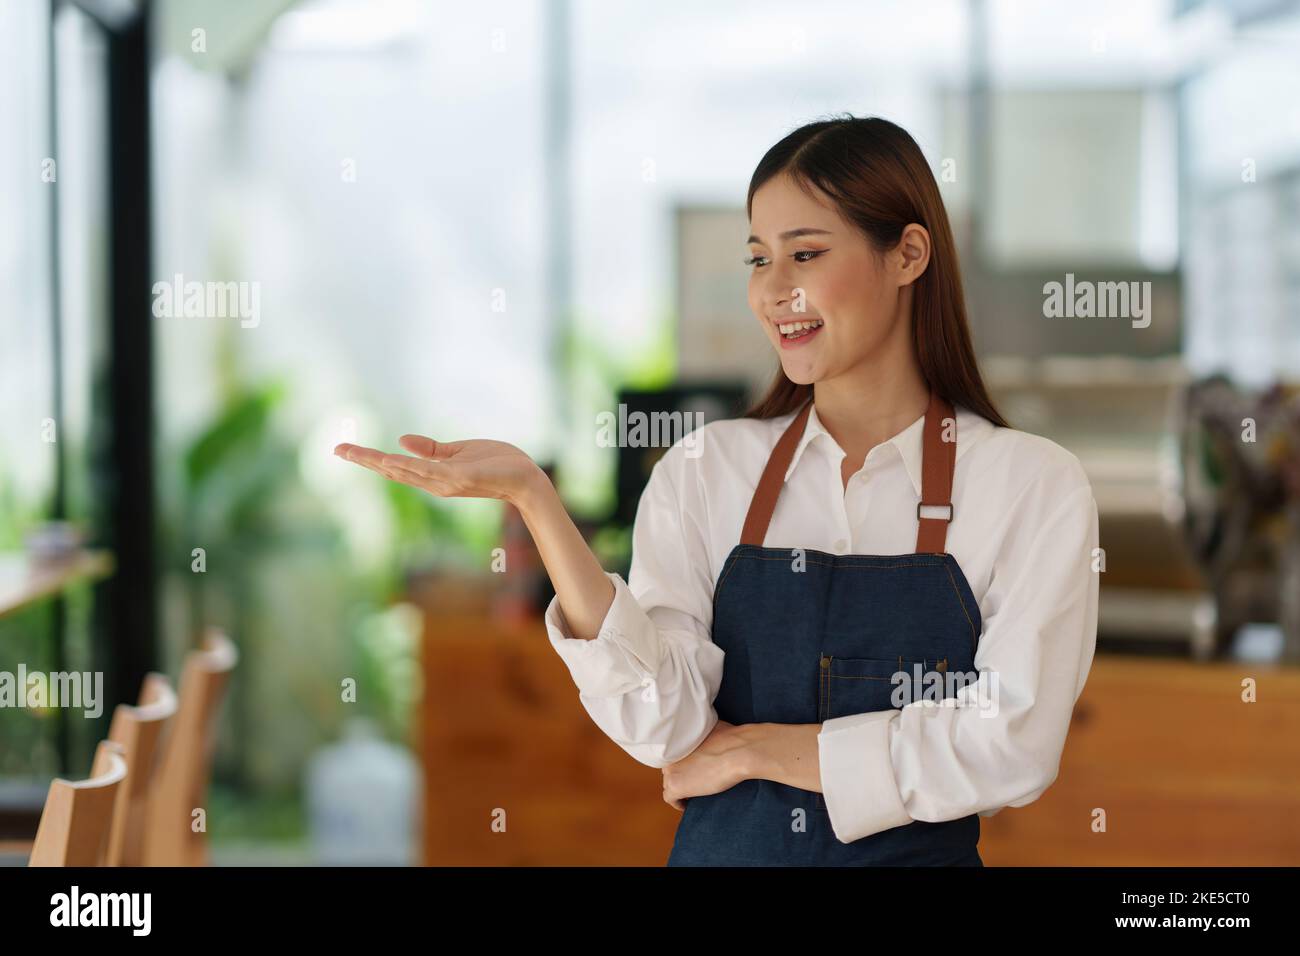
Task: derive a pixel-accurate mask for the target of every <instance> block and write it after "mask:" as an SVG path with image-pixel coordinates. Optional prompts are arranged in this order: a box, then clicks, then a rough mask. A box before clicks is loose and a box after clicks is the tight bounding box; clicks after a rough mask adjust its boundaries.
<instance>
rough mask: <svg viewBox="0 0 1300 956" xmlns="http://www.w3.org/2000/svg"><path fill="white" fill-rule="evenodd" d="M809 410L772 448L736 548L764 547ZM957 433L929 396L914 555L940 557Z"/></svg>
mask: <svg viewBox="0 0 1300 956" xmlns="http://www.w3.org/2000/svg"><path fill="white" fill-rule="evenodd" d="M812 406H813V401H812V399H811V398H809V399H808V401H807V402H806V403H805V404H804V406H803V408H801V409H800V410H799V414H797V415H795V417H794V419H793V420H792V421H791V422H790V424H789V425H788V426H787V427H786V430H785V431H784V432H783V433H782V434H781V437H780V438H779V439H777V443H776V447H775V448H773V449H772V454H771V455H770V456H769V457H768V459H767V466H766V467H765V468H764V469H763V474H762V476H761V477H760V478H759V479H758V487H757V488H755V489H754V497H753V498H752V499H751V500H750V502H749V512H748V513H747V514H746V515H745V526H744V528H743V529H742V530H741V533H740V543H741V544H750V545H755V546H757V547H762V546H763V540H764V539H765V538H766V537H767V527H768V525H769V524H771V523H772V513H773V512H774V511H775V510H776V499H777V496H778V495H780V494H781V488H782V486H783V485H784V484H785V472H786V469H787V468H789V467H790V461H791V459H793V458H794V450H795V448H796V447H798V445H799V439H800V438H802V437H803V433H804V430H805V428H806V427H807V425H808V415H809V413H810V412H811V411H812ZM945 419H951V421H952V441H944V428H945V425H944V420H945ZM956 431H957V418H956V416H955V415H954V414H953V408H952V405H951V403H949V402H948V401H947V400H946V399H943V398H940V397H939V395H938V393H937V392H935V391H933V390H932V391H931V392H930V404H929V406H928V407H927V408H926V410H925V430H924V432H923V433H922V452H921V456H922V457H921V500H920V501H919V502H917V505H916V514H917V519H918V527H917V534H916V551H917V553H919V554H942V553H943V548H944V541H945V540H946V539H947V535H948V522H949V521H951V520H952V474H953V469H954V468H955V466H956V462H957V435H956ZM922 506H925V507H930V508H934V507H939V508H945V507H946V508H947V509H948V514H947V515H946V516H943V517H922V516H921V508H922Z"/></svg>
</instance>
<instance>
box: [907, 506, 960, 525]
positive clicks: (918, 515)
mask: <svg viewBox="0 0 1300 956" xmlns="http://www.w3.org/2000/svg"><path fill="white" fill-rule="evenodd" d="M923 504H925V502H923V501H918V502H917V503H916V520H917V521H920V520H921V505H923ZM925 506H926V507H927V508H947V509H948V517H947V518H930V519H928V520H930V521H947V522H948V523H949V524H951V523H952V516H953V514H955V512H954V510H953V507H952V502H949V503H948V504H946V505H925Z"/></svg>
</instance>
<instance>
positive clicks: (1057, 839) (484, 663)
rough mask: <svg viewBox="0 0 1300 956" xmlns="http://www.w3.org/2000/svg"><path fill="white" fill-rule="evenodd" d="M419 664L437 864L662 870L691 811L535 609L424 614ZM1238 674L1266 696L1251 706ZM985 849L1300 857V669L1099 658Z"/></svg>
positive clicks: (1104, 855) (1270, 859)
mask: <svg viewBox="0 0 1300 956" xmlns="http://www.w3.org/2000/svg"><path fill="white" fill-rule="evenodd" d="M423 672H424V682H425V693H424V699H423V703H422V706H421V717H420V735H421V743H420V747H421V754H422V760H423V764H424V769H425V777H426V792H425V802H424V810H425V826H424V854H423V859H424V861H425V862H426V863H428V864H433V865H443V866H447V865H451V866H475V865H497V866H529V865H644V866H661V865H663V863H664V862H665V861H666V859H667V857H668V851H669V848H670V847H671V845H672V838H673V833H674V830H675V829H676V826H677V821H678V819H679V816H680V815H679V814H678V813H677V811H675V810H673V809H672V808H671V807H669V806H668V805H667V804H665V803H664V802H663V799H662V797H661V795H660V794H661V781H662V775H661V773H660V772H659V771H658V770H657V769H654V768H652V767H646V766H644V765H642V764H639V763H637V762H636V761H635V760H633V759H632V758H631V757H629V756H628V755H627V754H626V753H624V752H623V751H622V750H621V749H620V748H619V747H618V746H617V745H616V744H614V743H613V742H612V741H610V740H609V739H608V738H606V737H605V736H604V734H602V733H601V732H600V730H598V729H597V728H596V726H595V725H594V724H593V723H592V721H591V718H590V717H589V716H588V715H587V713H586V711H585V710H583V708H582V705H581V703H580V702H579V701H578V692H577V689H576V688H575V687H574V685H573V682H572V679H571V678H570V677H569V673H568V670H567V669H566V668H565V666H564V664H563V663H562V662H561V660H560V659H559V656H558V655H557V654H556V653H555V651H554V650H553V649H552V648H551V646H550V643H549V642H548V641H547V638H546V632H545V629H544V627H543V625H542V623H541V622H540V621H529V622H528V623H526V624H521V625H503V624H497V623H493V622H492V621H490V620H489V619H488V617H487V616H486V614H484V613H474V612H461V613H455V614H431V615H429V616H428V617H427V620H426V627H425V634H424V642H423ZM1243 677H1254V678H1255V679H1256V681H1257V685H1258V702H1257V703H1253V704H1246V703H1243V702H1242V701H1241V680H1242V678H1243ZM1097 808H1101V809H1102V810H1104V811H1105V813H1106V831H1105V832H1093V819H1094V810H1095V809H1097ZM502 812H503V813H504V816H503V819H504V825H505V829H504V832H494V827H493V821H494V814H495V815H496V818H497V819H502ZM498 827H499V825H498ZM980 853H981V855H982V856H983V858H984V861H985V863H986V864H987V865H989V866H997V865H1004V866H1005V865H1039V866H1056V865H1071V866H1094V865H1120V866H1134V865H1174V866H1182V865H1291V866H1294V865H1300V670H1298V669H1295V668H1289V669H1276V668H1269V667H1264V666H1257V665H1247V664H1197V663H1191V662H1181V661H1154V660H1149V659H1140V658H1126V657H1113V656H1112V657H1099V658H1098V659H1097V660H1096V662H1095V663H1094V666H1093V670H1092V673H1091V675H1090V677H1089V680H1088V685H1087V687H1086V688H1085V690H1084V693H1083V696H1082V697H1081V698H1080V701H1079V704H1078V706H1077V707H1076V708H1075V718H1074V726H1073V729H1072V731H1071V735H1070V740H1069V742H1068V743H1067V745H1066V750H1065V754H1064V757H1063V758H1062V761H1061V771H1060V775H1059V777H1058V778H1057V781H1056V783H1055V784H1054V785H1053V786H1052V787H1051V788H1050V789H1049V790H1048V791H1047V793H1045V794H1044V795H1043V796H1042V797H1040V798H1039V799H1038V800H1037V801H1035V802H1034V803H1033V804H1030V805H1029V806H1027V807H1021V808H1006V809H1003V810H1002V811H1000V812H999V813H998V814H997V815H995V816H993V817H990V818H986V819H984V820H983V830H982V838H981V841H980Z"/></svg>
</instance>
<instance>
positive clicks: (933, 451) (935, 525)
mask: <svg viewBox="0 0 1300 956" xmlns="http://www.w3.org/2000/svg"><path fill="white" fill-rule="evenodd" d="M747 208H748V212H749V217H750V226H751V235H750V236H749V239H748V242H749V246H750V256H749V258H748V259H746V262H747V264H748V265H749V266H751V272H750V278H749V306H750V309H751V310H752V312H753V314H754V316H755V318H756V319H757V321H758V323H759V327H760V329H761V331H762V334H763V335H765V336H766V337H767V339H768V341H769V343H770V344H771V346H772V348H773V349H774V351H775V353H776V354H777V356H778V357H779V360H780V369H779V371H778V373H777V376H776V378H775V380H774V381H773V383H772V385H771V386H770V388H769V389H768V391H767V394H766V395H765V396H764V397H763V398H762V399H760V400H759V401H758V402H757V404H756V405H755V406H754V407H753V408H752V409H750V410H749V411H748V412H747V413H746V414H745V416H743V417H741V418H737V419H727V420H720V421H714V422H710V423H708V424H706V425H704V426H702V427H700V428H697V429H696V430H695V432H693V433H692V435H691V441H690V442H687V441H686V440H685V439H681V440H678V441H676V442H675V443H674V444H673V445H672V447H671V448H669V449H668V450H667V451H666V452H665V453H664V455H663V456H661V457H660V458H659V459H658V460H657V461H656V463H655V465H654V467H653V469H652V471H651V474H650V478H649V480H648V482H647V484H646V488H645V491H644V492H643V494H642V497H641V500H640V504H639V507H638V510H637V513H636V520H635V526H634V529H633V542H632V566H631V570H630V572H629V576H628V580H627V581H624V580H623V579H622V578H621V577H620V576H619V575H618V574H615V573H609V572H605V571H603V570H602V569H601V566H600V564H599V563H598V562H597V560H596V558H595V557H594V556H593V554H592V552H591V550H590V549H589V548H588V547H587V546H586V543H585V542H584V541H583V539H582V536H581V535H580V534H579V533H578V531H577V529H576V527H575V526H574V524H573V522H572V520H571V519H570V518H569V516H568V514H567V513H566V512H565V509H564V507H563V505H562V504H561V502H560V499H559V496H558V495H557V494H556V492H555V489H554V487H553V486H552V485H551V483H550V480H549V479H548V478H547V476H546V475H545V473H544V472H542V471H541V469H539V468H538V467H537V466H536V465H535V464H534V463H533V462H532V461H530V460H529V458H528V457H527V456H526V455H525V454H524V453H523V452H521V451H520V450H519V449H518V448H516V447H514V446H513V445H507V444H505V443H503V442H498V441H489V440H482V439H473V440H463V441H455V442H441V441H437V440H435V439H432V438H423V437H419V436H413V435H407V436H404V437H403V438H402V439H401V444H402V446H403V448H405V450H406V451H407V452H409V453H410V454H408V455H392V454H385V453H383V452H381V451H378V450H376V449H373V448H361V447H358V446H355V445H340V446H339V447H338V449H336V453H337V454H339V455H340V456H341V457H343V458H346V459H348V460H350V461H354V462H356V463H358V464H361V465H363V466H365V467H367V468H370V469H372V470H374V471H376V472H378V473H379V474H382V475H385V476H386V477H388V478H391V479H393V480H395V481H401V482H404V483H406V484H410V485H413V486H415V487H419V488H423V489H425V490H427V491H429V492H430V493H432V494H435V495H439V496H443V497H446V496H475V497H491V498H501V499H505V500H507V501H510V502H512V503H513V504H515V505H516V506H517V507H518V508H519V510H520V512H521V513H522V514H523V517H524V521H525V523H526V524H527V526H528V528H529V531H530V532H531V533H532V535H533V537H534V539H535V541H536V542H537V546H538V549H539V551H540V553H541V556H542V560H543V562H544V563H545V565H546V569H547V571H548V572H549V573H550V575H551V579H552V582H553V583H554V585H555V592H556V596H555V599H554V600H553V601H552V602H551V605H550V607H548V608H547V611H546V626H547V631H548V635H549V637H550V640H551V644H552V646H554V648H555V650H556V652H557V653H558V654H559V655H560V656H561V658H562V659H563V660H564V662H565V664H566V665H567V666H568V668H569V671H570V673H571V675H572V676H573V679H574V682H575V683H576V684H577V686H578V689H579V699H580V700H581V701H582V704H583V706H584V707H585V708H586V709H587V712H588V713H589V714H590V715H591V717H592V719H593V720H594V721H595V722H596V723H597V725H599V726H600V728H601V729H602V730H603V731H604V732H605V733H606V734H608V735H609V737H610V738H611V739H613V740H614V741H616V742H617V743H618V745H619V746H620V747H622V748H623V749H624V750H625V751H627V753H629V754H630V755H631V756H632V757H634V758H635V759H637V760H639V761H641V762H642V763H645V764H648V765H650V766H653V767H658V768H661V769H662V771H663V798H664V800H665V802H667V803H668V804H670V805H671V806H673V807H674V808H675V809H678V810H681V811H683V813H682V818H681V821H680V823H679V825H678V828H677V834H676V839H675V841H674V844H673V848H672V852H671V854H670V856H669V858H668V863H669V864H670V865H684V866H685V865H759V866H763V865H793V864H800V865H817V866H836V865H848V866H885V865H935V866H947V865H960V866H981V865H983V864H982V860H981V858H980V855H979V853H978V850H977V844H978V841H979V835H980V823H979V818H980V816H981V815H988V814H992V813H995V812H997V810H999V809H1000V808H1002V807H1005V806H1022V805H1024V804H1026V803H1029V802H1030V801H1032V800H1034V799H1036V798H1037V797H1038V796H1039V795H1040V794H1041V793H1042V792H1043V791H1044V790H1046V788H1047V787H1048V786H1049V785H1050V784H1051V783H1052V781H1053V779H1054V778H1055V773H1056V767H1057V765H1058V763H1059V760H1060V755H1061V750H1062V747H1063V746H1064V742H1065V732H1066V728H1067V727H1068V725H1069V719H1070V713H1071V710H1072V708H1073V705H1074V702H1075V700H1076V699H1077V697H1078V695H1079V692H1080V691H1081V690H1082V688H1083V682H1084V680H1085V678H1086V676H1087V673H1088V669H1089V667H1090V665H1091V661H1092V654H1093V648H1094V645H1095V639H1096V626H1097V593H1098V583H1097V575H1096V574H1094V573H1091V571H1090V568H1089V564H1090V561H1091V558H1092V556H1093V554H1094V551H1095V549H1096V544H1097V511H1096V503H1095V501H1094V500H1093V496H1092V491H1091V487H1090V485H1089V483H1088V480H1087V477H1086V475H1085V473H1084V471H1083V469H1082V466H1081V465H1080V463H1079V461H1078V459H1077V458H1076V457H1075V456H1074V455H1072V454H1071V453H1070V452H1068V451H1066V450H1065V449H1064V448H1061V447H1060V446H1058V445H1056V444H1054V443H1052V442H1050V441H1048V440H1046V439H1043V438H1039V437H1038V436H1034V435H1029V434H1026V433H1023V432H1019V431H1015V430H1013V429H1012V428H1010V427H1008V426H1007V424H1006V422H1005V421H1004V420H1003V419H1002V417H1001V415H999V414H998V412H997V409H996V408H994V407H993V404H992V402H991V401H990V400H989V398H988V395H987V394H986V392H985V389H984V384H983V382H982V380H981V377H980V373H979V369H978V367H977V365H976V362H975V358H974V353H973V350H972V348H971V341H970V333H969V330H968V328H967V323H966V311H965V304H964V301H963V298H962V292H961V281H960V276H959V270H958V265H957V260H956V253H955V250H954V245H953V240H952V233H951V230H950V228H949V225H948V219H947V214H946V212H945V210H944V208H943V204H942V202H941V200H940V198H939V191H938V187H937V185H936V184H935V181H934V177H933V176H932V174H931V173H930V170H929V167H928V166H927V165H926V163H925V160H924V157H923V156H922V154H921V151H920V149H919V147H918V146H917V145H916V143H915V142H914V141H913V140H912V138H911V137H910V136H909V135H908V134H907V133H906V132H905V131H904V130H902V129H900V128H899V127H898V126H895V125H894V124H892V123H889V122H887V121H885V120H882V119H876V118H867V119H860V118H855V117H846V118H841V119H834V120H826V121H820V122H816V123H811V124H809V125H807V126H804V127H801V128H799V129H797V130H795V131H794V132H792V133H790V134H789V135H788V136H786V137H785V138H784V139H782V140H781V141H780V142H779V143H777V144H776V145H775V146H773V147H772V148H771V149H770V150H769V151H768V152H767V154H766V155H765V156H764V157H763V159H762V161H761V162H760V163H759V165H758V168H757V169H756V170H755V173H754V176H753V178H752V180H751V182H750V187H749V197H748V203H747ZM697 446H698V447H700V448H702V449H705V450H707V453H706V454H692V453H691V452H692V451H693V450H694V449H695V448H696V447H697ZM923 512H925V513H923ZM950 525H951V534H950V533H949V531H950V527H949V526H950ZM931 669H933V670H934V671H935V672H936V673H941V674H962V675H977V676H975V677H974V679H973V680H967V681H965V682H963V685H962V686H960V687H958V686H956V685H951V692H946V693H945V694H944V695H942V696H943V700H944V703H945V705H944V706H931V704H933V703H934V702H933V701H929V700H925V699H916V700H910V701H908V700H905V699H901V698H900V697H899V696H898V695H894V694H891V693H887V692H886V691H887V690H889V689H892V687H893V685H894V684H895V683H896V679H897V678H898V677H899V675H900V672H901V674H902V675H907V674H908V673H909V672H911V671H917V672H923V671H926V670H931ZM990 696H992V697H993V698H994V699H993V700H992V706H991V707H990V706H988V705H989V702H990ZM998 697H1000V701H999V700H998V699H997V698H998ZM949 704H950V706H949Z"/></svg>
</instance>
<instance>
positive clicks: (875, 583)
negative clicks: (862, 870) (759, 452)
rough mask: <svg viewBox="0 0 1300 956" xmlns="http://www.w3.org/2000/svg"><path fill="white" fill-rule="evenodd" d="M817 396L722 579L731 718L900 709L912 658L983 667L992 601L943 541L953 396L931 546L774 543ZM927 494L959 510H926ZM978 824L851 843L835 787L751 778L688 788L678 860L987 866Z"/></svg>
mask: <svg viewBox="0 0 1300 956" xmlns="http://www.w3.org/2000/svg"><path fill="white" fill-rule="evenodd" d="M811 408H812V400H811V399H810V400H809V401H808V403H807V404H806V405H804V406H803V408H802V409H801V410H800V412H799V414H797V415H796V416H795V417H794V420H793V421H792V422H791V423H790V426H789V427H788V428H787V429H786V430H785V432H784V434H782V436H781V438H780V439H779V440H778V441H777V444H776V447H775V448H774V449H773V451H772V454H771V457H770V458H769V459H768V463H767V467H766V468H765V469H764V471H763V474H762V477H761V478H760V479H759V483H758V486H757V488H756V489H755V491H754V496H753V499H752V500H751V502H750V506H749V512H748V514H747V515H746V518H745V526H744V529H743V531H742V532H741V538H740V543H739V544H738V545H736V546H735V547H734V548H732V550H731V553H730V554H729V555H728V556H727V559H726V561H725V562H724V563H723V566H722V570H721V571H720V572H719V574H718V581H717V584H716V585H715V587H714V592H713V635H712V636H713V641H714V643H715V644H717V645H718V646H719V647H721V648H722V650H723V651H724V652H725V654H726V657H725V660H724V663H723V674H722V684H721V686H720V688H719V690H718V695H717V698H716V699H715V700H714V708H715V709H716V710H717V713H718V717H719V718H720V719H721V720H725V721H727V722H728V723H731V724H752V723H777V724H820V723H822V722H823V721H826V720H830V719H832V718H835V717H843V716H846V715H848V714H860V713H865V712H868V711H881V710H888V709H891V708H894V707H896V703H895V702H894V701H891V695H892V694H893V692H894V690H895V686H896V685H895V682H894V675H895V673H896V672H898V671H899V670H902V671H904V672H906V673H907V674H908V675H909V676H910V677H913V678H915V677H916V676H917V675H918V674H929V673H930V672H934V671H937V672H939V674H940V675H943V674H944V673H945V672H948V671H953V670H959V671H960V672H962V673H972V672H974V670H975V647H976V643H977V642H978V640H979V634H980V628H981V621H980V613H979V606H978V605H977V604H976V601H975V597H974V595H973V594H972V593H971V589H970V585H969V584H968V583H967V581H966V577H965V575H963V574H962V571H961V568H960V567H959V566H958V564H957V561H956V559H955V558H954V557H953V556H952V555H951V554H948V553H946V552H945V551H944V541H945V538H946V536H947V531H948V523H949V522H950V521H952V519H953V517H954V515H953V512H952V502H951V498H952V476H953V470H954V467H955V463H956V455H957V445H956V440H955V430H956V416H955V415H954V414H953V409H952V405H951V404H950V403H949V402H947V401H946V400H945V399H942V398H940V397H939V396H938V395H937V394H936V393H934V392H933V391H932V392H931V394H930V403H929V406H928V407H927V409H926V413H925V424H924V431H923V445H922V449H923V451H922V456H923V457H922V468H921V472H922V482H921V500H920V501H918V502H917V507H916V512H917V522H918V527H917V540H916V551H915V552H914V553H912V554H896V555H869V554H866V555H864V554H842V555H837V554H829V553H827V552H825V551H817V550H814V549H811V548H805V549H800V548H797V547H796V548H769V547H764V545H763V541H764V539H765V537H766V535H767V528H768V524H769V523H770V522H771V519H772V514H773V511H774V510H775V508H776V502H777V497H778V496H779V494H780V491H781V487H782V485H783V484H784V478H785V473H786V470H787V469H788V468H789V466H790V461H791V458H792V456H793V455H794V450H795V447H796V446H797V445H798V443H799V439H800V438H801V437H802V435H803V432H804V428H805V425H806V423H807V421H808V413H809V410H810V409H811ZM945 419H947V421H946V422H945ZM949 426H950V430H949V431H948V433H947V438H948V440H946V441H945V440H944V438H945V434H944V429H945V428H946V427H949ZM922 504H924V505H925V506H926V507H927V509H929V508H931V507H932V506H937V507H939V508H946V510H947V513H946V514H945V515H944V516H943V517H929V516H922V514H921V507H922ZM917 668H919V669H920V670H919V671H918V670H917ZM928 679H931V680H933V678H928ZM942 683H943V691H942V692H941V693H942V696H945V697H951V696H955V687H954V685H953V682H951V681H949V680H943V682H942ZM914 686H915V685H914ZM933 693H934V692H933V691H932V694H933ZM934 695H935V696H938V694H934ZM916 696H920V694H919V693H918V694H917V695H916ZM909 699H914V698H909ZM897 706H901V703H898V704H897ZM919 706H926V705H924V704H922V705H919ZM979 834H980V823H979V814H978V813H973V814H970V815H969V816H965V817H961V818H960V819H956V820H947V821H943V822H939V823H929V822H926V821H922V820H913V821H912V822H911V823H907V824H905V825H903V826H898V827H893V828H891V829H888V830H882V831H880V832H878V833H873V834H870V835H868V836H865V837H863V838H862V839H860V840H854V841H853V842H851V843H841V842H840V841H839V839H837V838H836V836H835V834H834V832H833V831H832V829H831V822H830V817H829V815H828V813H827V810H826V805H825V802H824V801H823V798H822V795H821V793H819V792H817V791H813V790H802V789H799V788H797V787H791V786H787V785H785V784H782V783H776V782H774V781H771V780H744V781H742V782H740V783H738V784H736V785H735V786H734V787H731V788H730V789H729V790H725V791H723V792H722V793H716V794H709V795H706V796H696V797H690V798H688V799H687V800H686V807H685V810H684V811H683V812H682V817H681V820H680V821H679V822H678V826H677V834H676V837H675V839H674V842H673V848H672V852H671V853H670V854H669V857H668V865H669V866H954V865H956V866H983V862H982V861H981V860H980V856H979V852H978V851H977V849H976V846H977V844H978V843H979Z"/></svg>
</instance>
